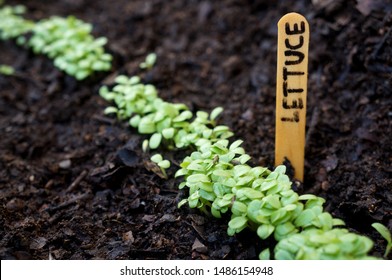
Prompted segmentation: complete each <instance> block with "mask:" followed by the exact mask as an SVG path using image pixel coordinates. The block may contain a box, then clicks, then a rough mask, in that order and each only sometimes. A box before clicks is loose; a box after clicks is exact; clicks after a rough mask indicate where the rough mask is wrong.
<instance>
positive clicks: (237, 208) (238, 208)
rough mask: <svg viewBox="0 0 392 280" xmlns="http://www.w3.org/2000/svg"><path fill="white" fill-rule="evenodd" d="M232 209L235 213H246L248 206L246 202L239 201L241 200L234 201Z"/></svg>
mask: <svg viewBox="0 0 392 280" xmlns="http://www.w3.org/2000/svg"><path fill="white" fill-rule="evenodd" d="M231 211H232V212H233V214H234V215H238V216H240V215H243V214H246V211H247V207H246V204H245V203H242V202H239V201H234V203H233V205H232V207H231Z"/></svg>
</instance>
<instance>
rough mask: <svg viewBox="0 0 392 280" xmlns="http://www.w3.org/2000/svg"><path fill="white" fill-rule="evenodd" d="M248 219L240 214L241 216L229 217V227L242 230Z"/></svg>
mask: <svg viewBox="0 0 392 280" xmlns="http://www.w3.org/2000/svg"><path fill="white" fill-rule="evenodd" d="M247 222H248V220H247V219H246V218H245V217H243V216H241V217H235V218H234V219H231V220H230V222H229V228H231V229H234V230H236V231H237V230H242V229H243V228H244V227H245V226H246V223H247Z"/></svg>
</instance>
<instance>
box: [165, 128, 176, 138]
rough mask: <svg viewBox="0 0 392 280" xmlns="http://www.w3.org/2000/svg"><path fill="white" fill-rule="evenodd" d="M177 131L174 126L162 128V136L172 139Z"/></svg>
mask: <svg viewBox="0 0 392 280" xmlns="http://www.w3.org/2000/svg"><path fill="white" fill-rule="evenodd" d="M175 131H176V130H175V129H174V128H172V127H169V128H165V129H163V130H162V136H163V137H164V138H165V139H171V138H173V136H174V133H175Z"/></svg>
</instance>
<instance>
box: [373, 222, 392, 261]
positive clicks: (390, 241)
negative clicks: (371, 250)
mask: <svg viewBox="0 0 392 280" xmlns="http://www.w3.org/2000/svg"><path fill="white" fill-rule="evenodd" d="M372 227H374V228H375V229H376V230H377V232H378V233H379V234H381V236H382V237H384V239H385V240H386V241H387V246H386V248H385V253H384V258H386V257H387V256H388V255H389V253H390V252H391V249H392V237H391V232H390V231H389V230H388V228H387V227H386V226H384V225H383V224H380V223H373V224H372Z"/></svg>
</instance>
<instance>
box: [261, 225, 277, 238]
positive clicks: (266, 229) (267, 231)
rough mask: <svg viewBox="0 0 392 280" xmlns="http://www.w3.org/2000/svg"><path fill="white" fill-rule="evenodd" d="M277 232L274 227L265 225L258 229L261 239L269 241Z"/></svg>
mask: <svg viewBox="0 0 392 280" xmlns="http://www.w3.org/2000/svg"><path fill="white" fill-rule="evenodd" d="M274 230H275V227H274V226H273V225H268V224H264V225H261V226H259V227H258V228H257V235H258V236H259V237H260V238H261V239H263V240H264V239H267V238H268V237H269V236H270V235H271V234H272V233H273V232H274Z"/></svg>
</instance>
